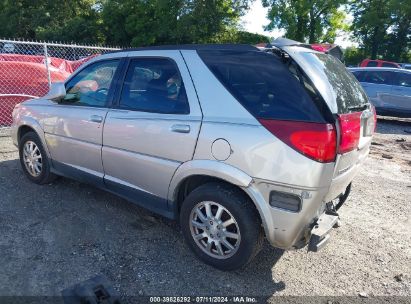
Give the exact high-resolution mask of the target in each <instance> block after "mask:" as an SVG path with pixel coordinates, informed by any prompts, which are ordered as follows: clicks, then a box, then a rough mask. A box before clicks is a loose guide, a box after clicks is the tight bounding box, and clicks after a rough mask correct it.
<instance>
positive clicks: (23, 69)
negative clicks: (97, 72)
mask: <svg viewBox="0 0 411 304" xmlns="http://www.w3.org/2000/svg"><path fill="white" fill-rule="evenodd" d="M117 49H118V48H109V47H100V46H84V45H76V44H71V45H70V44H60V43H49V42H32V41H18V40H1V39H0V136H7V135H9V132H10V126H11V123H12V112H13V109H14V107H15V105H16V104H18V103H20V102H22V101H25V100H27V99H31V98H38V97H41V96H44V95H45V94H46V93H47V92H48V90H49V87H50V85H51V83H53V82H57V81H64V80H65V79H66V78H67V77H68V76H70V74H71V73H73V72H74V71H75V70H76V69H77V68H78V67H79V66H81V65H82V64H83V63H84V62H86V61H88V60H90V59H91V58H93V57H95V56H98V55H100V54H103V53H106V52H109V51H112V50H117Z"/></svg>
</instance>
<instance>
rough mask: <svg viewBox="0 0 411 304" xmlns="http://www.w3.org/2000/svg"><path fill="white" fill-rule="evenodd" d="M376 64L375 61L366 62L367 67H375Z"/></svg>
mask: <svg viewBox="0 0 411 304" xmlns="http://www.w3.org/2000/svg"><path fill="white" fill-rule="evenodd" d="M376 66H378V62H377V61H368V62H367V67H376Z"/></svg>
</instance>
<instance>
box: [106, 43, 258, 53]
mask: <svg viewBox="0 0 411 304" xmlns="http://www.w3.org/2000/svg"><path fill="white" fill-rule="evenodd" d="M153 50H155V51H157V50H196V51H215V50H217V51H260V50H259V49H258V48H257V47H255V46H252V45H249V44H228V43H227V44H180V45H157V46H147V47H137V48H128V49H121V50H118V51H112V52H107V53H106V54H108V53H121V52H135V51H153Z"/></svg>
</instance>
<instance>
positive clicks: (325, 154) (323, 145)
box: [259, 119, 337, 163]
mask: <svg viewBox="0 0 411 304" xmlns="http://www.w3.org/2000/svg"><path fill="white" fill-rule="evenodd" d="M259 121H260V123H261V124H262V125H263V126H264V127H265V128H266V129H267V130H268V131H270V132H271V133H272V134H274V135H275V136H276V137H278V138H279V139H280V140H281V141H283V142H285V143H286V144H287V145H289V146H290V147H292V148H293V149H294V150H296V151H298V152H300V153H302V154H304V155H306V156H307V157H309V158H312V159H314V160H316V161H318V162H322V163H327V162H332V161H334V159H335V156H336V150H337V135H336V131H335V128H334V126H333V125H332V124H327V123H312V122H299V121H285V120H271V119H260V120H259Z"/></svg>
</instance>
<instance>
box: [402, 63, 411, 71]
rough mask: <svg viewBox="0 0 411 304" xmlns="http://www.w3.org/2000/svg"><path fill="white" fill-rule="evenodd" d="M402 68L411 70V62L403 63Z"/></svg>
mask: <svg viewBox="0 0 411 304" xmlns="http://www.w3.org/2000/svg"><path fill="white" fill-rule="evenodd" d="M400 65H401V68H403V69H406V70H411V63H401V64H400Z"/></svg>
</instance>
